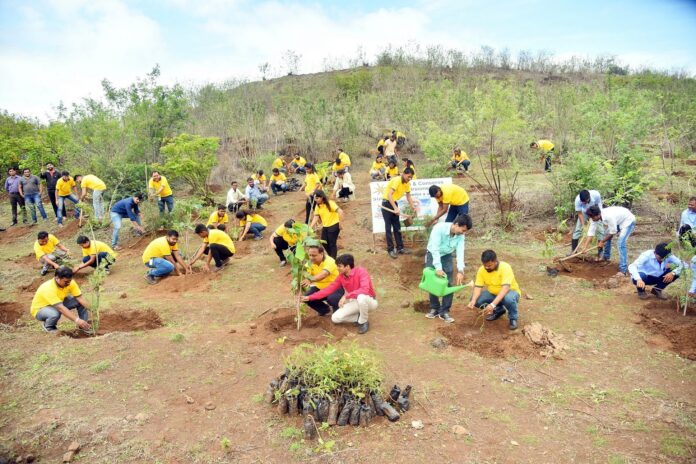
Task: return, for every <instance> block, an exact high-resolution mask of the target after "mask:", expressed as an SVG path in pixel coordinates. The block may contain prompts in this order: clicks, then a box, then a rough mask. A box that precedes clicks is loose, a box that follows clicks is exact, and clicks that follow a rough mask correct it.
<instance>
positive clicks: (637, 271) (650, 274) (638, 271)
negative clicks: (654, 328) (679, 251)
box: [628, 242, 682, 300]
mask: <svg viewBox="0 0 696 464" xmlns="http://www.w3.org/2000/svg"><path fill="white" fill-rule="evenodd" d="M681 269H682V263H681V261H680V260H679V258H677V257H676V256H674V255H672V253H671V252H670V251H669V244H668V243H666V242H664V243H658V244H657V245H656V246H655V249H654V250H646V251H644V252H642V253H641V254H640V256H638V258H637V259H636V260H635V261H633V262H632V263H631V265H630V266H628V272H629V273H630V274H631V282H633V285H635V286H636V290H637V291H638V298H640V299H641V300H647V299H648V294H647V293H646V292H645V286H646V285H652V286H653V288H652V290H650V293H652V294H653V295H655V296H656V297H657V298H658V299H660V300H668V299H669V297H668V296H667V295H665V294H664V292H663V290H664V289H665V288H666V287H667V286H668V285H669V284H671V283H672V282H674V281H675V280H677V279H678V278H679V271H681Z"/></svg>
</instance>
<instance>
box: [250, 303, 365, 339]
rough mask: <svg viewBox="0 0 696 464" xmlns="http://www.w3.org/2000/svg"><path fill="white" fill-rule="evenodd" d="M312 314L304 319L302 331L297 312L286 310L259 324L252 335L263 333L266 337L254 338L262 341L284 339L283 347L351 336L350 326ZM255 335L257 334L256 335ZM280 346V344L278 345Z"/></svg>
mask: <svg viewBox="0 0 696 464" xmlns="http://www.w3.org/2000/svg"><path fill="white" fill-rule="evenodd" d="M309 311H311V314H310V315H308V316H306V317H303V318H302V329H300V331H299V332H298V331H297V322H295V312H294V310H293V309H284V310H281V311H279V312H278V313H277V314H273V315H271V316H270V317H269V318H267V320H266V321H265V322H260V323H258V325H257V326H258V328H257V329H251V331H252V334H254V332H256V331H263V332H264V335H259V336H254V338H255V339H260V340H269V339H271V340H278V339H283V337H285V338H284V339H283V343H282V344H283V345H287V344H291V345H296V344H299V343H321V344H325V343H332V342H335V341H337V340H341V339H342V338H345V337H346V336H348V334H350V333H351V332H350V330H349V327H351V326H350V324H334V323H333V322H331V316H324V317H322V316H319V315H317V314H316V313H315V312H314V310H313V309H309ZM254 335H255V334H254ZM278 345H280V343H278Z"/></svg>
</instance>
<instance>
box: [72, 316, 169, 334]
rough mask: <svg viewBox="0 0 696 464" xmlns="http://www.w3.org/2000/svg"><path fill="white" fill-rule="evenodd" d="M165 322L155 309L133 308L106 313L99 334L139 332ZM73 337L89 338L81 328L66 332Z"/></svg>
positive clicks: (102, 317)
mask: <svg viewBox="0 0 696 464" xmlns="http://www.w3.org/2000/svg"><path fill="white" fill-rule="evenodd" d="M163 325H164V323H163V322H162V319H161V318H160V317H159V314H157V313H156V312H155V311H153V310H151V309H144V310H137V309H136V310H133V311H125V312H118V313H116V312H114V313H110V312H109V313H104V314H102V315H101V320H100V321H99V330H98V331H97V335H98V336H100V335H106V334H107V333H112V332H139V331H141V330H153V329H158V328H160V327H162V326H163ZM65 335H67V336H69V337H72V338H89V336H88V335H87V334H85V333H83V332H81V331H79V330H72V331H70V332H65Z"/></svg>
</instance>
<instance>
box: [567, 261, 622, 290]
mask: <svg viewBox="0 0 696 464" xmlns="http://www.w3.org/2000/svg"><path fill="white" fill-rule="evenodd" d="M565 263H566V266H567V267H568V268H569V269H570V270H571V272H568V271H566V270H565V269H564V268H563V266H561V265H560V264H557V266H556V267H557V269H558V270H559V271H560V273H559V275H563V276H566V277H573V278H577V279H585V280H587V281H590V282H592V284H593V285H594V286H595V287H601V288H616V287H617V286H618V282H617V279H616V278H615V276H616V273H617V272H618V267H617V264H616V263H615V262H609V263H607V262H593V261H584V260H582V259H578V258H574V259H570V260H568V261H566V262H565ZM619 280H622V279H619Z"/></svg>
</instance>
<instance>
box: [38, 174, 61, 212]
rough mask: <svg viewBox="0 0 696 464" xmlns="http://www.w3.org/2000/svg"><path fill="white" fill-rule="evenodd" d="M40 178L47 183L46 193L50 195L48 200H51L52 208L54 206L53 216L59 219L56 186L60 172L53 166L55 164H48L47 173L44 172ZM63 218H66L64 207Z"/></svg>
mask: <svg viewBox="0 0 696 464" xmlns="http://www.w3.org/2000/svg"><path fill="white" fill-rule="evenodd" d="M39 177H40V178H41V179H43V180H45V181H46V192H47V193H48V199H49V200H51V206H53V214H55V215H56V219H58V200H57V198H56V184H57V183H58V179H60V174H59V173H58V170H57V169H56V168H55V166H53V163H46V171H44V172H42V173H41V174H40V175H39ZM62 213H63V216H66V215H67V214H66V213H65V206H63V211H62Z"/></svg>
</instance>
